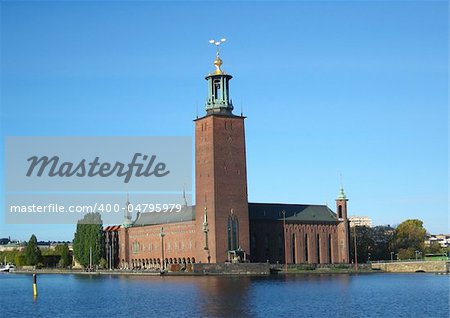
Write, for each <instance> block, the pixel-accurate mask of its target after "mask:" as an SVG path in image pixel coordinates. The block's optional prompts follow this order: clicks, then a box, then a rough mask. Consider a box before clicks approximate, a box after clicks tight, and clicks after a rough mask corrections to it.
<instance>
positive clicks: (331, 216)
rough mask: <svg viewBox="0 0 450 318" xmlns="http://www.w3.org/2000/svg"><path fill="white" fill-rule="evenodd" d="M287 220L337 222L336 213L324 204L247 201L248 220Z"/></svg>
mask: <svg viewBox="0 0 450 318" xmlns="http://www.w3.org/2000/svg"><path fill="white" fill-rule="evenodd" d="M283 211H286V221H287V222H337V217H336V214H335V213H334V212H333V211H331V209H330V208H328V207H327V206H326V205H312V204H285V203H249V204H248V213H249V218H250V220H283Z"/></svg>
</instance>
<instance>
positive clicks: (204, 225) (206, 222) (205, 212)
mask: <svg viewBox="0 0 450 318" xmlns="http://www.w3.org/2000/svg"><path fill="white" fill-rule="evenodd" d="M208 232H209V227H208V216H207V209H206V207H205V209H204V212H203V233H205V248H204V250H205V251H207V259H208V264H209V263H210V262H211V255H210V252H209V246H208Z"/></svg>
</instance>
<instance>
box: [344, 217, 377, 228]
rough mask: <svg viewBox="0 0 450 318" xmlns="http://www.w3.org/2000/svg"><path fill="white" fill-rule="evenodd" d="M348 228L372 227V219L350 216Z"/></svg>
mask: <svg viewBox="0 0 450 318" xmlns="http://www.w3.org/2000/svg"><path fill="white" fill-rule="evenodd" d="M348 221H349V223H350V227H354V226H367V227H372V219H371V218H369V217H368V216H350V217H349V218H348Z"/></svg>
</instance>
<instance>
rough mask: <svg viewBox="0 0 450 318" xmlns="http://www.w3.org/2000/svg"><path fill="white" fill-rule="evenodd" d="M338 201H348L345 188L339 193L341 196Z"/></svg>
mask: <svg viewBox="0 0 450 318" xmlns="http://www.w3.org/2000/svg"><path fill="white" fill-rule="evenodd" d="M336 200H347V197H346V196H345V193H344V188H342V187H341V190H340V191H339V194H338V196H337V198H336Z"/></svg>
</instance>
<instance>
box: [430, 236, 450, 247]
mask: <svg viewBox="0 0 450 318" xmlns="http://www.w3.org/2000/svg"><path fill="white" fill-rule="evenodd" d="M432 243H439V245H441V247H444V248H446V247H449V246H450V234H431V235H429V236H428V237H427V239H426V240H425V245H427V246H430V245H431V244H432Z"/></svg>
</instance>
